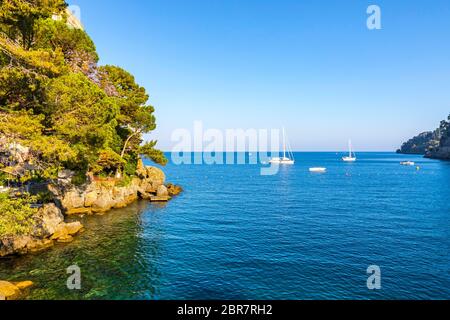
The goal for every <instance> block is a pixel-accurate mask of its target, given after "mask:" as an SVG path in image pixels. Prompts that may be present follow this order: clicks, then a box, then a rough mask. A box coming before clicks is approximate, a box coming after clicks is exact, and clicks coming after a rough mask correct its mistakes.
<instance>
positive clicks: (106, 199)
mask: <svg viewBox="0 0 450 320" xmlns="http://www.w3.org/2000/svg"><path fill="white" fill-rule="evenodd" d="M136 175H137V177H135V178H133V179H132V180H131V182H130V183H129V184H128V185H126V186H120V185H117V181H116V180H114V179H112V180H98V181H96V180H95V179H93V180H92V181H91V182H90V183H88V184H86V185H84V186H82V187H73V186H70V188H67V186H61V185H60V186H56V187H53V188H52V192H53V193H54V194H55V195H56V196H57V198H58V200H59V203H60V204H61V208H62V209H63V211H64V213H65V214H67V215H75V214H102V213H105V212H107V211H109V210H111V209H115V208H123V207H126V206H127V205H129V204H130V203H132V202H134V201H136V200H137V199H138V198H142V199H147V200H151V199H152V197H154V196H160V197H161V198H163V197H164V198H165V199H166V201H167V200H169V199H170V198H169V197H168V196H169V191H168V189H167V187H166V186H165V185H164V183H165V180H166V176H165V174H164V172H163V171H162V170H160V169H158V168H155V167H145V166H144V165H143V164H142V162H141V161H140V162H139V163H138V167H137V170H136ZM172 186H173V185H172ZM173 188H174V187H172V190H175V189H173ZM180 189H181V188H180Z"/></svg>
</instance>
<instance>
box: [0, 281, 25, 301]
mask: <svg viewBox="0 0 450 320" xmlns="http://www.w3.org/2000/svg"><path fill="white" fill-rule="evenodd" d="M31 286H33V282H31V281H22V282H14V283H11V282H8V281H0V300H16V299H19V298H20V297H21V296H22V295H23V294H24V290H26V289H28V288H30V287H31Z"/></svg>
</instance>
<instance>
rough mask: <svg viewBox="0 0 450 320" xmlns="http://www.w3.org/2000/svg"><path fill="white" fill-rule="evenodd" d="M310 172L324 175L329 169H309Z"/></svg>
mask: <svg viewBox="0 0 450 320" xmlns="http://www.w3.org/2000/svg"><path fill="white" fill-rule="evenodd" d="M309 172H319V173H324V172H327V168H320V167H316V168H309Z"/></svg>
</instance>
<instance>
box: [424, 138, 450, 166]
mask: <svg viewBox="0 0 450 320" xmlns="http://www.w3.org/2000/svg"><path fill="white" fill-rule="evenodd" d="M425 157H426V158H431V159H441V160H450V131H448V132H447V133H446V134H445V135H443V137H442V138H441V140H440V142H439V145H438V146H437V147H435V148H432V149H431V150H430V151H428V152H427V154H426V155H425Z"/></svg>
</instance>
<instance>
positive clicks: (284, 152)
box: [283, 127, 286, 158]
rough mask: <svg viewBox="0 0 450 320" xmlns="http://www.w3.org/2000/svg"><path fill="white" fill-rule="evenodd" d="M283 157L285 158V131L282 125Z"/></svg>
mask: <svg viewBox="0 0 450 320" xmlns="http://www.w3.org/2000/svg"><path fill="white" fill-rule="evenodd" d="M283 158H286V133H285V132H284V127H283Z"/></svg>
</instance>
